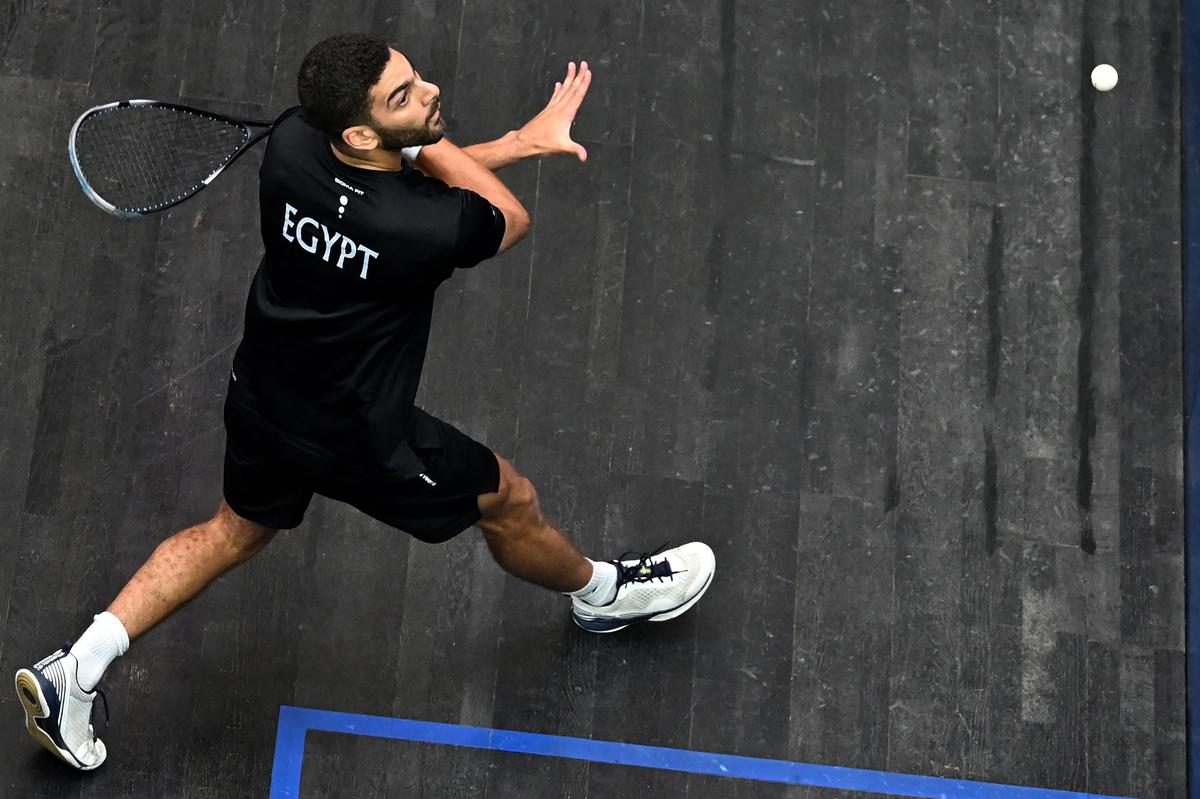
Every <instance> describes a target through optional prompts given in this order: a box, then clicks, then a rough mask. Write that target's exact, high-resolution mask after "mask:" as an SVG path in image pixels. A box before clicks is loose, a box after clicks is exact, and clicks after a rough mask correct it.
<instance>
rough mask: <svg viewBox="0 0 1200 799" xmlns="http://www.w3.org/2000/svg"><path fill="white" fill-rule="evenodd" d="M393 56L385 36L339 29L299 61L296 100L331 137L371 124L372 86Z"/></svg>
mask: <svg viewBox="0 0 1200 799" xmlns="http://www.w3.org/2000/svg"><path fill="white" fill-rule="evenodd" d="M390 56H391V52H390V47H389V45H388V43H387V41H386V40H384V39H380V38H379V37H377V36H368V35H366V34H363V33H343V34H339V35H337V36H330V37H329V38H328V39H322V40H321V41H319V42H317V43H316V44H314V45H313V46H312V49H310V50H309V51H308V54H307V55H305V56H304V61H303V62H302V63H301V64H300V76H299V77H298V78H297V80H296V87H297V89H298V90H299V94H300V105H301V106H303V107H304V111H305V113H307V114H308V117H309V119H311V120H312V122H313V124H314V125H316V126H317V127H318V128H320V129H321V130H322V131H324V132H325V134H326V135H327V136H329V138H330V140H332V141H333V142H335V143H337V142H339V141H341V138H342V131H344V130H345V129H346V128H350V127H354V126H355V125H369V124H370V123H371V87H372V86H374V85H375V84H376V82H378V80H379V76H380V75H382V74H383V68H384V67H385V66H387V62H388V58H389V57H390Z"/></svg>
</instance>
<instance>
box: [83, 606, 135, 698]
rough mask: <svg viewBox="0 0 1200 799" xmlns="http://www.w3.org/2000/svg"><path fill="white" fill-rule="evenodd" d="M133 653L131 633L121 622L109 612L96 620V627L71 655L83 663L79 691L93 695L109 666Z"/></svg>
mask: <svg viewBox="0 0 1200 799" xmlns="http://www.w3.org/2000/svg"><path fill="white" fill-rule="evenodd" d="M127 651H129V633H127V632H126V631H125V625H124V624H121V620H120V619H118V618H117V617H116V616H114V615H112V614H111V613H109V612H108V611H107V610H106V611H104V612H103V613H99V614H97V615H96V616H94V617H93V621H92V626H91V627H88V628H87V630H85V631H84V633H83V635H81V636H79V640H78V641H76V642H75V644H74V645H73V646H72V647H71V654H72V655H74V656H75V659H76V660H78V661H79V674H78V678H77V679H78V680H79V687H80V688H82V689H83V690H85V691H91V690H92V689H93V688H95V687H96V685H97V684H98V683H99V682H100V678H101V677H103V676H104V672H105V670H106V669H107V668H108V664H110V663H112V662H113V661H114V660H116V659H117V658H119V657H120V656H121V655H124V654H125V653H126V652H127Z"/></svg>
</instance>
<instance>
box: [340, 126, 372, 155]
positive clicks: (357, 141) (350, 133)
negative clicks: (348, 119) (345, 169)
mask: <svg viewBox="0 0 1200 799" xmlns="http://www.w3.org/2000/svg"><path fill="white" fill-rule="evenodd" d="M342 141H343V142H345V143H346V146H348V147H350V148H352V149H354V150H374V149H375V148H376V147H378V146H379V136H378V135H377V134H376V133H375V131H373V130H371V129H370V128H369V127H367V126H366V125H355V126H354V127H352V128H346V129H345V130H343V131H342Z"/></svg>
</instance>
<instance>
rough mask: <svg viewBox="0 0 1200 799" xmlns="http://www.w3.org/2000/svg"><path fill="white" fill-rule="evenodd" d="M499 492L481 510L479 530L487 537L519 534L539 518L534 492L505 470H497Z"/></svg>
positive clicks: (525, 480) (535, 490) (517, 477)
mask: <svg viewBox="0 0 1200 799" xmlns="http://www.w3.org/2000/svg"><path fill="white" fill-rule="evenodd" d="M501 475H502V479H501V482H500V490H499V491H498V492H497V493H496V494H493V495H492V496H491V497H489V500H488V503H487V507H486V508H481V510H482V511H483V518H482V519H481V520H480V522H479V527H480V528H482V529H483V531H484V532H485V533H488V534H498V533H508V532H514V531H520V530H523V529H526V528H529V527H531V526H536V525H537V524H538V523H539V522H540V521H541V518H542V514H541V510H540V509H539V507H538V494H537V489H536V488H534V486H533V483H531V482H530V481H529V480H528V479H526V478H525V477H522V476H521V475H520V474H518V473H517V471H516V470H515V469H512V468H511V466H509V467H508V468H507V469H504V468H502V470H501Z"/></svg>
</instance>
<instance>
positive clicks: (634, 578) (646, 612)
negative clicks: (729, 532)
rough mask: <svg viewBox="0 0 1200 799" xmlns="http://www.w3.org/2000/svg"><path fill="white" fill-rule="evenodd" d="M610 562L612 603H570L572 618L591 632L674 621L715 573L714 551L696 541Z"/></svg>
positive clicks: (693, 601)
mask: <svg viewBox="0 0 1200 799" xmlns="http://www.w3.org/2000/svg"><path fill="white" fill-rule="evenodd" d="M630 558H636V559H635V560H630ZM610 562H611V563H612V564H613V565H614V566H616V567H617V595H616V597H614V598H613V600H612V601H611V602H609V603H608V604H607V605H591V604H588V603H587V602H584V601H583V600H581V599H578V598H576V597H573V598H572V599H571V618H572V619H574V620H575V623H576V624H578V625H579V626H580V627H582V628H583V629H585V630H589V631H591V632H594V633H615V632H616V631H617V630H623V629H625V628H626V627H628V626H629V625H631V624H636V623H638V622H639V621H666V620H667V619H673V618H675V617H676V616H678V615H680V614H681V613H683V612H684V611H686V610H687V609H688V608H690V607H691V606H692V605H694V604H696V602H697V601H699V599H700V597H702V596H703V595H704V592H705V591H707V590H708V586H709V584H710V583H712V576H713V572H715V571H716V569H717V559H716V557H715V556H714V555H713V551H712V550H711V549H709V547H708V545H707V544H702V543H700V542H699V541H693V542H692V543H690V544H684V545H683V546H680V547H675V548H674V549H668V550H664V551H661V552H655V553H652V554H640V555H638V554H634V553H626V554H624V555H622V556H621V557H620V558H618V559H617V560H614V561H610Z"/></svg>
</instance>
